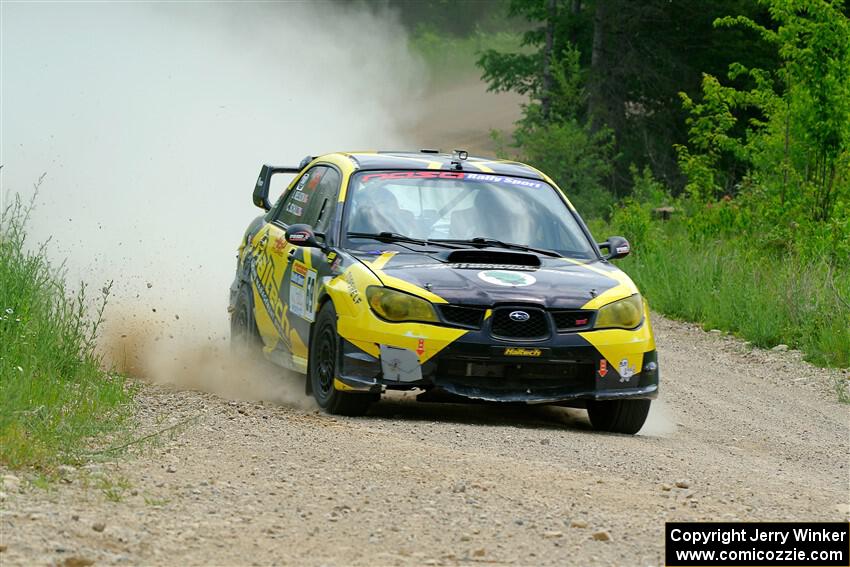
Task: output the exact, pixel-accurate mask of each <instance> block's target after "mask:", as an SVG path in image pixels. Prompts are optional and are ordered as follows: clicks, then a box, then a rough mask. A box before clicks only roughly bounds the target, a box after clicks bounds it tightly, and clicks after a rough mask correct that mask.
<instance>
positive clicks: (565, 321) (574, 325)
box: [552, 310, 593, 333]
mask: <svg viewBox="0 0 850 567" xmlns="http://www.w3.org/2000/svg"><path fill="white" fill-rule="evenodd" d="M552 318H553V319H554V320H555V328H556V329H558V332H559V333H563V332H567V331H576V330H579V329H585V328H588V327H590V323H591V320H592V319H593V311H583V310H579V311H552Z"/></svg>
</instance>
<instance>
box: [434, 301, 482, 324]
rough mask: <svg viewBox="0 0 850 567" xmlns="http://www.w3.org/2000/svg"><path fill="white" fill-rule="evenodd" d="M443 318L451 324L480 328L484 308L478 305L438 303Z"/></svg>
mask: <svg viewBox="0 0 850 567" xmlns="http://www.w3.org/2000/svg"><path fill="white" fill-rule="evenodd" d="M440 313H442V315H443V320H444V321H445V322H446V323H449V324H451V325H457V326H459V327H469V328H471V329H480V328H481V321H482V320H483V319H484V309H482V308H478V307H460V306H458V305H440Z"/></svg>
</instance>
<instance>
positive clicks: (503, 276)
mask: <svg viewBox="0 0 850 567" xmlns="http://www.w3.org/2000/svg"><path fill="white" fill-rule="evenodd" d="M478 277H479V278H481V279H482V280H484V281H485V282H487V283H490V284H493V285H503V286H507V287H522V286H526V285H531V284H533V283H534V282H536V281H537V279H536V278H535V277H534V276H532V275H531V274H526V273H523V272H511V271H508V270H487V271H486V272H478Z"/></svg>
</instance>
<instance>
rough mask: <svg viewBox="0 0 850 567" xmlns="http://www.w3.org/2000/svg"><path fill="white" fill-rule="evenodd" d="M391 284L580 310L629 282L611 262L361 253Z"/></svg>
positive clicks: (456, 299)
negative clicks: (524, 262) (523, 262)
mask: <svg viewBox="0 0 850 567" xmlns="http://www.w3.org/2000/svg"><path fill="white" fill-rule="evenodd" d="M354 255H355V256H356V257H357V258H358V259H360V260H361V261H363V262H364V263H365V264H366V265H367V266H369V267H370V268H371V269H372V271H374V272H375V274H376V275H377V276H378V277H379V278H380V279H381V281H382V283H383V284H384V285H386V286H388V287H401V286H398V285H397V284H398V283H399V282H398V280H402V281H403V282H407V283H409V284H412V285H414V286H416V287H417V288H421V289H424V290H427V291H429V292H431V293H433V294H435V295H437V296H439V297H441V298H443V299H445V300H446V301H448V302H449V303H453V304H461V305H483V306H493V305H496V304H499V303H529V304H537V305H540V306H545V307H548V308H561V309H578V308H581V307H582V306H584V305H585V304H586V303H587V302H589V301H590V300H592V299H593V298H594V297H596V296H598V295H601V294H602V293H603V292H605V291H607V290H609V289H611V288H613V287H616V286H617V285H619V284H620V283H623V282H625V283H627V284H628V285H629V287H630V288H633V287H634V285H633V284H632V283H631V281H630V280H629V279H628V277H627V276H626V275H625V274H623V273H622V272H621V271H620V270H618V269H617V268H615V267H614V266H612V265H610V264H608V263H607V262H602V261H595V262H590V263H586V262H585V261H570V260H567V259H563V258H549V257H540V264H541V265H540V266H539V267H532V266H516V265H505V264H480V263H452V262H447V261H446V260H445V258H444V257H441V255H440V254H425V253H412V252H384V253H383V254H374V253H373V254H367V253H357V252H355V253H354Z"/></svg>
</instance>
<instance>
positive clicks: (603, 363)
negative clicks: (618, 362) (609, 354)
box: [599, 358, 608, 378]
mask: <svg viewBox="0 0 850 567" xmlns="http://www.w3.org/2000/svg"><path fill="white" fill-rule="evenodd" d="M607 374H608V361H607V360H605V359H604V358H602V359H600V360H599V376H600V378H605V376H606V375H607Z"/></svg>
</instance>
